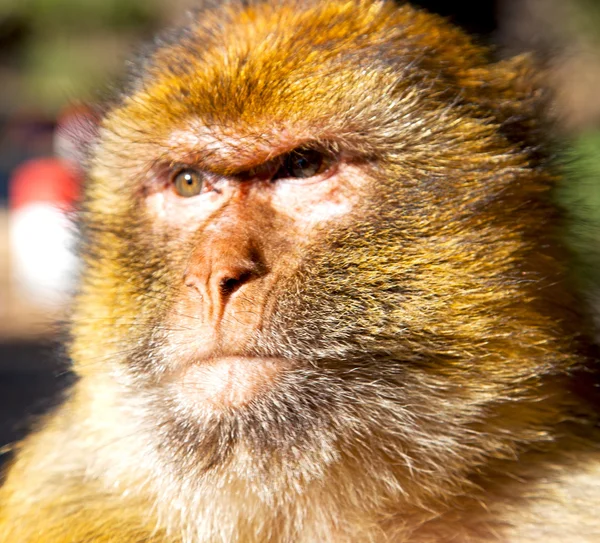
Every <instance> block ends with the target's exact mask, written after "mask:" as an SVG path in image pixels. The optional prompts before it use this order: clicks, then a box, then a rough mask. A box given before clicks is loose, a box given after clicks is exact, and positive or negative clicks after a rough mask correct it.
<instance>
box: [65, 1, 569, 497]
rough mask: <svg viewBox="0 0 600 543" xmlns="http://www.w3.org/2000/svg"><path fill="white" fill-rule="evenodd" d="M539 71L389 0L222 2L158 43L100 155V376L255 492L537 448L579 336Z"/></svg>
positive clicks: (90, 221)
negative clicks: (556, 234)
mask: <svg viewBox="0 0 600 543" xmlns="http://www.w3.org/2000/svg"><path fill="white" fill-rule="evenodd" d="M274 4H276V6H275V5H274ZM529 71H530V70H529V69H528V67H527V63H526V61H525V60H523V59H520V60H515V61H508V62H501V63H492V62H490V61H489V59H488V53H487V51H486V50H485V49H483V48H480V47H478V46H476V45H474V44H473V43H472V42H471V41H470V40H469V39H468V38H466V37H465V36H464V35H463V34H462V33H461V32H460V31H459V30H457V29H454V28H453V27H451V26H450V25H448V24H447V23H446V22H445V21H443V20H440V19H439V18H438V17H435V16H432V15H428V14H425V13H422V12H418V11H415V10H413V9H412V8H410V7H409V6H407V5H405V6H402V7H396V6H395V5H394V4H393V3H392V2H383V1H366V0H356V1H350V2H349V1H345V0H344V1H336V0H333V1H329V2H318V1H309V2H306V1H302V2H299V1H298V2H296V1H293V0H289V1H284V2H276V3H269V4H263V3H261V2H250V3H249V4H247V5H241V3H240V4H239V5H238V3H236V2H233V3H228V4H225V5H224V6H221V7H219V8H215V9H211V8H206V9H204V10H200V11H199V12H197V13H196V14H195V15H194V16H193V17H192V20H191V22H190V23H189V24H188V25H187V26H186V27H185V28H184V29H180V30H178V31H174V32H172V33H171V34H169V35H167V36H166V37H165V38H163V39H161V40H159V41H157V43H156V47H155V48H154V49H153V50H152V51H151V52H149V53H148V55H147V56H146V57H145V58H144V59H142V60H141V62H140V63H139V64H138V65H137V66H136V69H135V70H134V73H133V75H132V78H131V82H130V84H129V86H128V88H127V90H126V92H124V93H123V95H122V97H121V98H120V99H119V101H118V102H117V103H115V104H114V105H113V106H112V107H111V108H110V110H109V111H108V113H107V114H106V116H105V118H104V119H103V121H102V123H101V127H100V133H99V137H98V141H97V143H96V144H95V146H94V147H93V149H92V159H91V166H90V173H89V185H88V187H87V193H86V200H85V202H84V235H85V240H86V243H85V247H84V259H85V265H86V266H85V271H84V275H83V281H82V287H81V292H80V294H79V297H78V301H77V307H76V312H75V318H74V326H73V335H74V341H73V345H72V349H71V352H72V356H73V359H74V360H75V363H76V368H77V371H78V372H79V374H80V375H81V376H82V377H83V379H84V382H87V383H88V384H89V386H88V389H89V390H90V391H91V392H90V394H95V393H96V392H94V391H95V390H99V389H100V387H99V386H96V384H97V383H100V382H101V381H106V380H110V381H112V382H114V383H116V384H117V389H118V390H119V394H118V397H117V399H116V400H115V401H116V402H118V403H119V404H122V405H123V406H126V408H127V409H128V411H127V413H129V416H130V417H131V419H132V420H133V421H134V424H135V425H136V427H137V428H138V429H139V431H140V435H142V434H143V435H146V436H149V439H150V440H151V441H152V443H154V448H155V451H156V456H157V458H158V459H159V460H157V461H158V462H162V463H163V464H164V465H167V466H169V467H170V469H172V470H173V472H174V473H176V474H178V475H179V476H181V477H183V478H187V479H195V480H201V479H202V478H203V477H210V476H211V473H217V472H218V473H223V470H222V469H221V470H220V468H222V467H223V466H228V468H229V470H228V471H227V474H228V475H227V481H228V483H231V481H232V480H237V481H246V483H248V481H250V482H252V481H254V482H255V487H256V488H262V487H261V485H263V484H264V481H266V480H269V481H271V483H272V484H275V483H274V482H273V481H275V482H277V481H279V482H280V483H281V484H285V485H287V486H288V487H289V488H296V489H298V488H302V487H303V485H306V484H310V482H311V481H319V480H320V478H322V477H323V476H324V474H336V473H338V472H341V471H343V470H346V471H348V470H350V471H351V470H355V472H356V473H357V474H360V473H361V472H362V471H364V472H368V474H369V480H375V479H377V480H379V481H383V480H385V481H386V485H387V486H386V492H389V493H390V494H398V495H400V494H401V493H402V492H405V491H406V489H407V488H408V487H411V486H414V487H415V488H418V489H419V490H418V492H419V493H428V492H429V493H435V492H437V491H438V489H440V488H442V487H443V488H445V489H446V490H445V491H444V492H446V493H447V489H448V488H451V487H452V486H453V485H455V484H456V485H458V484H459V483H458V481H462V479H463V475H464V473H465V472H466V471H469V470H473V469H476V467H477V466H478V465H482V464H484V463H485V462H487V461H488V460H489V459H490V458H498V459H499V458H506V457H511V456H513V455H515V454H517V453H518V448H519V444H521V443H525V442H531V441H541V442H543V440H544V439H545V435H546V434H545V433H544V432H545V430H544V429H545V428H547V426H548V425H550V424H553V423H554V422H555V421H556V419H558V417H559V415H558V410H555V409H554V408H552V407H548V405H547V404H543V402H542V403H540V402H539V401H537V400H539V398H540V396H541V395H545V396H546V397H548V398H557V399H556V401H557V402H558V401H567V400H564V399H562V397H561V396H560V393H559V392H558V390H559V388H560V387H558V386H555V383H556V381H557V380H560V378H561V377H560V376H561V375H562V374H564V373H567V372H568V370H569V368H570V367H571V366H572V365H573V364H574V362H573V359H574V358H573V356H572V355H571V352H572V350H573V347H572V345H573V342H574V341H575V340H574V338H575V333H574V332H573V328H574V326H573V325H572V323H571V322H565V315H566V314H568V313H567V311H565V309H564V307H565V306H567V307H570V305H571V304H572V302H571V300H570V298H569V295H568V294H566V292H565V291H564V289H563V284H562V283H563V281H562V278H563V271H564V270H563V269H562V268H563V267H562V265H561V263H560V257H559V256H558V255H557V252H558V251H557V249H556V246H555V244H554V242H553V241H552V232H551V226H550V223H551V222H552V221H554V219H555V212H554V209H553V207H552V206H551V204H550V203H549V198H548V193H549V191H550V189H551V187H552V185H553V177H552V175H551V174H550V173H548V171H549V170H548V169H547V165H546V153H545V149H544V145H543V142H542V139H543V138H542V136H541V132H542V131H543V127H542V126H540V121H539V116H540V114H539V110H540V107H541V102H542V101H543V97H542V96H541V94H540V92H539V91H538V90H537V89H536V86H535V85H534V84H533V83H532V82H531V79H532V78H531V76H530V73H529ZM97 393H98V394H101V393H100V392H97ZM553 401H554V400H553ZM257 474H258V475H257ZM338 474H339V473H338ZM354 480H355V481H356V478H355V479H354ZM365 480H367V479H366V478H365ZM282 481H283V482H282ZM365 484H366V483H365ZM461 484H462V483H461Z"/></svg>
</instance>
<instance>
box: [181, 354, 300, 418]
mask: <svg viewBox="0 0 600 543" xmlns="http://www.w3.org/2000/svg"><path fill="white" fill-rule="evenodd" d="M290 366H291V363H290V361H289V360H285V359H282V358H258V357H242V356H227V357H221V358H211V359H207V360H201V361H198V362H196V363H194V364H191V365H190V366H189V367H187V368H186V369H185V371H184V372H183V376H182V381H181V384H182V393H183V395H184V396H185V399H186V402H189V401H192V402H194V403H198V402H200V403H202V405H203V406H210V407H213V408H219V407H220V408H228V407H241V406H243V405H245V404H247V403H248V402H250V401H252V399H254V398H256V397H257V396H259V395H260V394H262V393H264V392H267V391H268V390H270V389H272V388H273V386H274V385H275V384H276V382H277V381H278V380H279V378H280V377H281V374H282V373H283V372H284V371H285V370H286V369H289V368H290Z"/></svg>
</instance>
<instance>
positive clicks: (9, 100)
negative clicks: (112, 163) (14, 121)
mask: <svg viewBox="0 0 600 543" xmlns="http://www.w3.org/2000/svg"><path fill="white" fill-rule="evenodd" d="M165 6H166V2H165V1H164V0H84V1H83V0H0V49H2V46H4V47H5V51H4V55H2V53H3V51H1V50H0V69H1V70H2V73H0V78H1V79H3V80H4V81H5V82H7V85H5V88H4V89H0V110H2V109H3V110H4V111H5V112H6V113H10V111H11V110H14V109H15V108H18V109H25V110H27V109H31V108H33V109H36V110H38V111H40V112H41V113H44V114H47V115H49V116H52V115H54V114H55V113H56V112H57V111H58V110H59V109H60V108H61V106H62V105H64V104H65V103H67V102H70V101H73V100H77V99H82V98H83V99H93V98H94V94H95V91H96V90H97V89H101V88H103V87H104V86H105V85H106V82H107V81H109V80H111V79H113V78H114V77H115V76H116V75H118V74H119V73H121V71H122V68H123V65H124V60H125V58H126V56H127V55H128V54H129V52H130V50H131V48H132V47H133V45H134V44H136V43H138V42H139V40H140V39H141V38H142V37H145V36H147V35H148V34H150V33H152V32H153V31H154V30H155V29H156V28H157V27H158V24H159V21H160V20H161V18H162V15H163V14H164V10H165ZM0 113H1V111H0Z"/></svg>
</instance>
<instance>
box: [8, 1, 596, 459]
mask: <svg viewBox="0 0 600 543" xmlns="http://www.w3.org/2000/svg"><path fill="white" fill-rule="evenodd" d="M193 3H194V0H0V452H7V451H8V450H9V448H8V447H4V448H3V446H5V445H7V444H8V443H10V442H13V441H15V440H17V439H19V438H20V437H22V436H23V435H24V433H25V432H26V430H27V428H28V426H29V424H30V422H31V420H33V418H34V417H35V415H37V414H39V413H41V412H43V411H44V410H46V409H48V407H49V406H51V405H52V404H53V403H55V402H56V401H57V400H58V399H59V398H60V393H61V391H62V390H63V389H64V388H65V387H66V386H68V384H69V383H70V382H71V381H72V376H71V374H70V373H69V365H68V360H67V359H66V357H65V356H64V353H63V351H62V349H61V347H60V345H61V337H62V335H63V331H62V330H63V327H62V325H61V322H63V320H64V319H65V317H66V315H67V314H68V307H69V292H71V290H72V289H73V285H74V282H75V279H76V276H77V259H76V257H75V256H74V253H73V242H74V238H75V236H74V231H73V228H74V227H73V224H72V221H71V218H72V216H73V210H74V204H75V202H76V201H77V198H78V195H79V193H80V188H81V184H82V182H83V181H82V180H83V174H82V172H81V171H80V169H79V167H78V162H77V159H78V147H77V145H74V138H73V136H72V135H73V134H75V135H78V134H79V135H81V136H82V137H83V136H85V130H84V129H83V127H85V121H86V119H89V117H90V116H91V110H90V108H89V107H87V106H86V105H85V104H93V103H96V102H101V101H102V100H103V99H105V97H106V96H110V94H111V93H112V92H113V91H114V87H115V86H118V82H119V79H120V77H121V76H122V75H123V70H124V67H125V64H126V59H127V58H129V57H130V56H131V54H132V52H134V51H135V49H136V48H137V47H138V46H139V44H140V43H142V42H143V41H144V40H147V39H149V38H150V37H151V36H152V35H153V34H154V33H155V32H156V31H157V30H158V29H160V28H162V27H164V26H166V25H169V24H170V23H172V22H174V21H176V20H177V19H178V18H180V17H181V15H182V13H183V12H184V11H185V10H186V9H187V8H188V7H189V6H191V5H193ZM413 3H414V4H418V5H420V6H422V7H425V8H426V9H429V10H430V11H433V12H437V13H440V14H442V15H444V16H446V17H449V18H450V19H451V20H453V21H454V22H455V23H457V24H459V25H461V26H463V27H464V28H465V29H467V30H468V31H469V32H471V33H474V34H476V36H477V37H478V39H479V40H480V41H483V42H487V43H490V44H492V45H493V47H494V49H495V52H496V55H497V56H498V57H504V56H510V55H513V54H518V53H520V52H523V51H530V50H533V51H535V52H536V53H537V54H538V55H539V56H540V58H541V59H543V61H544V62H545V63H547V64H548V66H550V67H551V69H550V71H549V81H548V84H549V85H550V86H552V87H553V89H554V91H555V93H556V96H557V100H556V106H555V111H554V114H555V115H556V117H557V118H558V119H559V130H560V135H561V136H562V137H563V138H564V141H565V142H566V149H567V150H568V155H569V157H570V158H569V167H568V171H567V175H568V177H569V178H572V179H573V180H576V181H577V182H576V183H569V184H566V185H565V188H564V189H563V190H562V191H561V193H560V198H562V199H563V200H564V201H565V202H566V203H567V205H569V206H570V207H571V208H572V209H573V210H574V211H573V212H574V213H575V214H576V215H578V216H579V217H580V218H583V219H585V220H584V223H585V224H587V225H593V223H594V222H599V223H600V0H480V1H479V2H478V3H477V4H476V7H474V4H473V2H471V0H465V1H462V0H454V1H453V2H448V1H447V0H437V1H436V0H422V1H415V2H413ZM69 135H70V136H69ZM594 232H600V227H599V228H598V230H596V229H594V228H593V227H591V228H586V229H579V230H578V231H573V232H572V233H571V234H572V235H571V238H572V241H573V243H574V245H575V246H576V247H580V248H584V249H583V250H581V255H582V256H581V258H582V259H583V260H584V261H585V260H586V259H587V261H588V263H590V264H591V267H589V269H592V270H597V271H598V275H600V262H594V261H593V260H594V258H595V257H593V255H594V254H595V252H594V251H593V250H592V251H590V250H587V249H585V248H586V247H587V248H589V247H590V243H591V244H594V245H599V244H600V239H595V237H594ZM598 252H600V251H598ZM594 274H595V272H594V271H592V275H594ZM5 457H7V455H4V456H0V462H1V461H2V458H5Z"/></svg>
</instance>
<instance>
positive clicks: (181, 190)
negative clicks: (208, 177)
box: [173, 168, 202, 198]
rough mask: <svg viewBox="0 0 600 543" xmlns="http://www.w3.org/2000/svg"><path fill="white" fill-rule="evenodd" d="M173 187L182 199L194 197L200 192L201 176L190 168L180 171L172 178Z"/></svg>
mask: <svg viewBox="0 0 600 543" xmlns="http://www.w3.org/2000/svg"><path fill="white" fill-rule="evenodd" d="M173 187H174V189H175V192H176V193H177V194H178V195H179V196H182V197H184V198H191V197H192V196H196V195H198V194H200V191H201V190H202V174H201V173H200V172H199V171H197V170H193V169H191V168H187V169H185V170H180V171H179V172H177V173H176V174H175V175H174V176H173Z"/></svg>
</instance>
